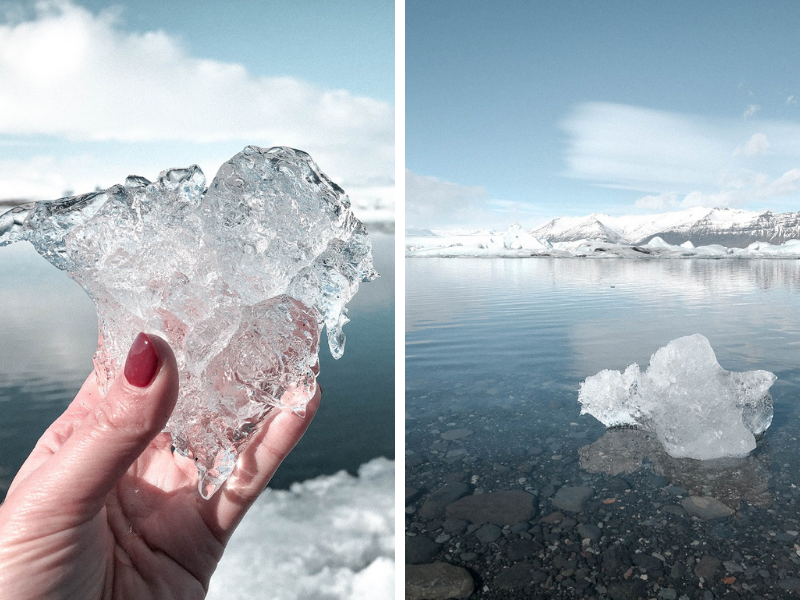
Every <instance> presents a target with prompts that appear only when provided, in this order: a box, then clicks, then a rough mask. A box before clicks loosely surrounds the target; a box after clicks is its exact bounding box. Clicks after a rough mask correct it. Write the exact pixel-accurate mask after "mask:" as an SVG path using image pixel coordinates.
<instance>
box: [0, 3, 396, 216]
mask: <svg viewBox="0 0 800 600" xmlns="http://www.w3.org/2000/svg"><path fill="white" fill-rule="evenodd" d="M394 10H395V9H394V2H393V1H392V0H337V1H332V0H318V1H316V2H308V3H296V2H261V1H257V0H232V1H230V2H226V3H220V2H212V1H200V2H197V1H195V2H188V1H187V0H177V1H171V2H163V1H156V0H139V1H126V2H124V3H123V2H113V1H108V0H45V1H41V2H1V1H0V201H2V200H4V199H6V200H7V199H31V200H42V199H52V198H58V197H61V196H64V195H71V194H77V193H84V192H90V191H93V190H94V189H96V188H106V187H109V186H111V185H114V184H116V183H121V182H123V181H124V179H125V177H126V176H128V175H131V174H136V175H141V176H144V177H146V178H148V179H150V180H153V179H155V178H156V177H157V176H158V174H159V173H160V172H161V171H163V170H165V169H168V168H174V167H187V166H189V165H191V164H198V165H199V166H200V167H201V168H202V169H203V171H204V172H205V174H206V177H207V179H208V181H209V182H210V180H211V179H212V177H213V176H214V174H215V173H216V171H217V169H218V168H219V166H220V165H221V164H222V163H223V162H224V161H226V160H227V159H229V158H230V157H231V156H233V155H234V154H236V153H237V152H239V151H240V150H241V149H242V148H244V147H245V146H246V145H248V144H254V145H258V146H267V147H268V146H273V145H284V146H291V147H295V148H300V149H302V150H305V151H307V152H309V153H310V154H311V156H312V157H313V158H314V159H315V160H316V162H317V163H318V164H319V165H320V167H321V168H322V170H323V171H324V172H326V173H327V174H328V175H329V176H330V177H331V178H332V179H333V180H334V181H336V182H337V183H338V184H339V185H341V186H342V187H343V188H344V189H345V190H346V191H347V192H348V194H349V195H350V197H351V199H352V200H353V202H354V204H355V205H356V206H358V205H365V206H368V205H371V204H375V203H378V204H381V203H382V204H387V203H393V202H394V197H393V186H394V62H395V57H394ZM357 212H358V211H357Z"/></svg>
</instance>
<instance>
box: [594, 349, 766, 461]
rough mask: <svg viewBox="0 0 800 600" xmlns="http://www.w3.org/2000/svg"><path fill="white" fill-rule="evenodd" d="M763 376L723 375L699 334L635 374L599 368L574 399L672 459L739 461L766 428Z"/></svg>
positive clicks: (756, 373)
mask: <svg viewBox="0 0 800 600" xmlns="http://www.w3.org/2000/svg"><path fill="white" fill-rule="evenodd" d="M774 382H775V375H774V374H772V373H770V372H769V371H746V372H742V373H736V372H730V371H726V370H725V369H723V368H722V367H721V366H720V365H719V363H718V362H717V357H716V356H715V354H714V350H713V349H712V348H711V344H710V343H709V341H708V340H707V339H706V338H705V337H703V336H702V335H700V334H695V335H690V336H686V337H682V338H678V339H677V340H673V341H671V342H670V343H669V344H667V345H666V346H665V347H663V348H661V349H660V350H658V351H657V352H656V353H655V354H653V356H652V357H651V358H650V366H649V367H648V368H647V370H646V371H645V372H644V373H642V372H641V371H640V370H639V365H637V364H635V363H634V364H632V365H630V366H629V367H628V368H627V369H625V371H624V372H619V371H613V370H605V371H600V373H598V374H597V375H594V376H592V377H588V378H586V380H585V381H584V382H583V383H582V384H581V388H580V393H579V394H578V401H579V402H580V403H581V405H582V407H581V414H586V413H588V414H590V415H592V416H594V417H595V418H597V419H598V420H599V421H600V422H602V423H603V424H604V425H605V426H606V427H620V426H629V427H636V428H640V429H645V430H648V431H652V432H654V433H655V434H656V435H657V436H658V439H659V440H660V441H661V443H662V444H663V445H664V448H665V449H666V451H667V452H668V453H669V454H670V455H671V456H673V457H676V458H683V457H686V458H696V459H700V460H708V459H713V458H721V457H725V456H744V455H746V454H747V453H749V452H750V451H751V450H753V449H754V448H755V447H756V438H757V437H759V436H761V435H763V434H764V432H765V431H766V430H767V428H768V427H769V426H770V424H771V423H772V396H771V395H770V392H769V388H770V387H771V386H772V384H773V383H774Z"/></svg>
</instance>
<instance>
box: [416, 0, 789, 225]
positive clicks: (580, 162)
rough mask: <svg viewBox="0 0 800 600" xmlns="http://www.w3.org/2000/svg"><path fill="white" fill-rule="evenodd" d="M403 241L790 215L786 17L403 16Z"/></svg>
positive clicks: (681, 11) (647, 2)
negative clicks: (630, 222) (609, 218)
mask: <svg viewBox="0 0 800 600" xmlns="http://www.w3.org/2000/svg"><path fill="white" fill-rule="evenodd" d="M405 19H406V40H405V48H406V57H405V71H406V105H405V106H406V114H405V122H406V140H405V144H406V157H405V160H406V226H407V227H408V228H432V229H459V228H466V229H469V228H486V227H492V228H498V229H499V228H502V229H505V228H507V227H508V226H509V225H510V224H512V223H514V222H519V223H520V224H522V225H523V227H526V228H532V227H534V226H538V225H541V224H543V223H545V222H547V221H548V220H550V219H552V218H555V217H558V216H561V215H572V216H579V215H587V214H590V213H594V212H598V213H606V214H611V215H615V216H620V215H625V214H646V213H658V212H668V211H673V210H680V209H682V208H688V207H692V206H720V207H731V208H739V209H747V210H756V211H762V210H772V211H774V212H787V211H798V210H800V191H799V190H798V187H800V36H798V35H797V23H799V22H800V3H797V2H791V1H776V0H772V1H770V2H756V1H747V2H744V1H735V0H731V1H728V0H724V1H722V0H709V1H706V2H688V1H685V0H674V1H672V2H655V1H651V0H643V1H633V0H630V1H625V2H623V1H618V0H609V1H604V2H583V1H572V0H563V1H559V2H555V1H550V2H548V1H536V2H523V1H511V0H508V1H505V2H497V3H486V2H477V1H474V0H458V1H455V0H442V1H439V2H427V1H424V0H407V1H406V12H405Z"/></svg>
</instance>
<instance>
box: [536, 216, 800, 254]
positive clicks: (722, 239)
mask: <svg viewBox="0 0 800 600" xmlns="http://www.w3.org/2000/svg"><path fill="white" fill-rule="evenodd" d="M530 234H531V235H532V236H534V237H536V238H539V239H541V240H547V241H549V242H551V243H553V242H572V241H576V240H584V239H586V240H590V239H594V240H602V241H605V242H609V243H617V244H630V245H641V244H646V243H647V242H649V241H650V240H651V239H653V238H654V237H656V236H658V237H660V238H661V239H662V240H664V241H665V242H667V243H668V244H674V245H678V244H683V243H684V242H686V241H690V242H691V243H692V244H694V245H695V246H707V245H710V244H720V245H722V246H727V247H728V248H745V247H747V246H748V245H750V244H752V243H753V242H768V243H770V244H781V243H783V242H785V241H786V240H791V239H800V212H796V213H778V214H774V213H772V212H769V211H766V212H762V213H758V212H753V211H747V210H739V209H733V208H703V207H696V208H689V209H686V210H682V211H678V212H672V213H662V214H657V215H629V216H624V217H611V216H608V215H600V214H592V215H589V216H586V217H559V218H557V219H553V220H552V221H550V222H549V223H547V224H545V225H542V226H541V227H538V228H536V229H533V230H531V231H530Z"/></svg>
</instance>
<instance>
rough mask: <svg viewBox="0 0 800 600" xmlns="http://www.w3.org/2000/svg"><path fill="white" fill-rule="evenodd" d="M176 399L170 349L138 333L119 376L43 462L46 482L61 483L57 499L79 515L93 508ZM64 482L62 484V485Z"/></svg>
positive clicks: (158, 429)
mask: <svg viewBox="0 0 800 600" xmlns="http://www.w3.org/2000/svg"><path fill="white" fill-rule="evenodd" d="M177 399H178V366H177V363H176V361H175V355H174V354H173V353H172V349H171V348H170V347H169V344H167V342H165V341H164V340H163V339H161V338H160V337H158V336H155V335H147V334H144V333H140V334H139V335H138V336H137V337H136V339H135V340H134V342H133V345H132V346H131V349H130V351H129V352H128V356H127V359H126V362H125V369H124V373H123V374H122V375H121V376H118V377H117V380H116V381H115V382H114V384H113V385H112V386H111V389H110V390H109V391H108V394H107V395H106V397H105V398H103V399H102V400H100V401H99V402H98V403H97V405H96V406H95V407H94V409H93V410H92V411H91V412H90V413H89V414H88V415H87V416H86V419H85V420H84V421H83V423H82V424H81V425H80V426H79V427H78V428H77V429H76V430H75V431H74V433H73V434H72V435H71V436H70V438H69V439H68V440H67V441H66V442H65V443H64V445H63V446H62V447H61V448H60V449H59V450H58V452H56V454H55V455H54V456H53V459H52V460H51V461H49V463H48V467H49V469H48V470H50V469H52V472H51V473H49V475H52V478H50V477H46V476H45V477H46V479H50V481H56V482H61V483H62V489H61V497H62V500H66V499H67V498H69V501H71V502H74V503H76V506H75V508H76V509H77V511H78V512H79V513H83V514H87V513H89V514H92V513H94V512H95V511H96V510H99V509H100V507H101V506H102V504H103V503H104V502H105V497H106V494H108V492H109V491H110V490H111V489H112V488H113V487H114V486H115V485H116V484H117V482H118V481H119V480H120V478H121V477H122V476H123V475H124V474H125V472H126V471H127V470H128V468H130V466H131V465H132V464H133V462H134V461H135V460H136V459H137V458H138V457H139V455H140V454H141V453H142V452H143V451H144V450H145V449H146V448H147V446H148V445H149V444H150V442H151V441H152V440H153V438H154V437H155V436H157V435H158V434H159V432H161V430H162V429H163V428H164V426H165V425H166V423H167V419H169V416H170V414H172V411H173V409H174V408H175V402H176V401H177ZM42 475H45V474H42ZM65 480H66V482H67V483H68V484H69V485H68V486H63V483H64V482H65ZM64 488H66V489H64ZM65 496H66V497H67V498H65Z"/></svg>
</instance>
